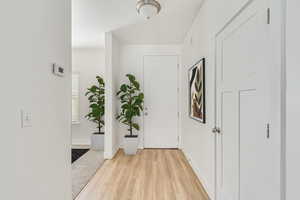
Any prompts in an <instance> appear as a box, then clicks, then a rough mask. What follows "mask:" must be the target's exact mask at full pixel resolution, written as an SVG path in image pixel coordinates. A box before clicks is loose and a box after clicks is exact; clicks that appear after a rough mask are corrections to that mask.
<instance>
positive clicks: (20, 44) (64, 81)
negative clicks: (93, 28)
mask: <svg viewBox="0 0 300 200" xmlns="http://www.w3.org/2000/svg"><path fill="white" fill-rule="evenodd" d="M70 18H71V1H70V0H42V1H36V0H27V1H12V0H3V1H1V2H0V24H1V37H0V44H1V45H0V53H1V56H0V57H1V67H0V82H1V84H0V90H1V94H2V95H1V104H0V110H1V116H0V119H1V125H0V132H1V139H0V152H1V153H0V154H1V165H0V177H1V179H0V188H1V199H11V200H15V199H31V200H41V199H43V200H54V199H55V200H71V175H70V174H71V152H70V145H71V141H70V138H71V126H70V124H71V76H70V75H71V19H70ZM54 62H56V63H58V64H60V65H62V66H63V67H65V70H66V76H65V77H63V78H60V77H57V76H54V75H53V74H52V71H51V70H52V69H51V67H52V63H54ZM21 109H24V110H26V111H28V112H30V113H31V115H32V127H28V128H24V129H22V128H21V120H20V118H21V117H20V111H21Z"/></svg>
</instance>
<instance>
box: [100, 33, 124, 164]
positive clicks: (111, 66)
mask: <svg viewBox="0 0 300 200" xmlns="http://www.w3.org/2000/svg"><path fill="white" fill-rule="evenodd" d="M119 48H120V44H119V41H118V40H117V39H116V38H115V37H114V36H113V34H112V33H111V32H109V33H106V34H105V83H106V85H105V92H106V93H105V151H104V157H105V158H107V159H111V158H113V156H114V155H115V153H116V152H117V151H118V149H119V147H120V144H119V134H118V127H119V125H118V121H117V120H116V116H117V109H118V108H117V106H116V105H117V97H116V93H117V90H118V87H119V85H118V72H119V68H120V67H119V59H120V54H119V51H120V49H119Z"/></svg>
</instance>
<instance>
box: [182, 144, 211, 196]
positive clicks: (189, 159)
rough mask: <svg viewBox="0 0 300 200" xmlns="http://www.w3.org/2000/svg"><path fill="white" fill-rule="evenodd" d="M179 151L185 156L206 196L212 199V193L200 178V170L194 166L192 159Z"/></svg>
mask: <svg viewBox="0 0 300 200" xmlns="http://www.w3.org/2000/svg"><path fill="white" fill-rule="evenodd" d="M181 151H182V152H183V154H184V155H185V157H186V159H187V160H188V162H189V163H190V165H191V167H192V169H193V170H194V172H195V174H196V175H197V177H198V179H199V181H200V182H201V184H202V186H203V187H204V189H205V191H206V192H207V194H208V197H209V199H211V200H212V199H214V196H215V195H214V192H212V191H211V190H210V189H209V188H208V187H207V184H206V182H205V181H204V179H203V178H202V176H201V173H200V170H199V168H198V167H197V165H196V164H195V162H194V161H193V159H192V158H191V156H190V155H189V154H188V153H187V152H185V151H184V149H181Z"/></svg>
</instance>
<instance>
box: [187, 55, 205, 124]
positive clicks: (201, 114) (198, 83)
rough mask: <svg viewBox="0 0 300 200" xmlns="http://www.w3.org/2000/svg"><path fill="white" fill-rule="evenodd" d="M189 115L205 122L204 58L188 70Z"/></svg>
mask: <svg viewBox="0 0 300 200" xmlns="http://www.w3.org/2000/svg"><path fill="white" fill-rule="evenodd" d="M189 110H190V117H191V118H192V119H194V120H197V121H199V122H201V123H204V124H205V118H206V113H205V59H204V58H203V59H201V60H200V61H199V62H197V63H196V64H195V65H194V66H193V67H192V68H190V70H189Z"/></svg>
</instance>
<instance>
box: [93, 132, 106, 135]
mask: <svg viewBox="0 0 300 200" xmlns="http://www.w3.org/2000/svg"><path fill="white" fill-rule="evenodd" d="M93 134H94V135H104V132H100V133H99V132H95V133H93Z"/></svg>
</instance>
